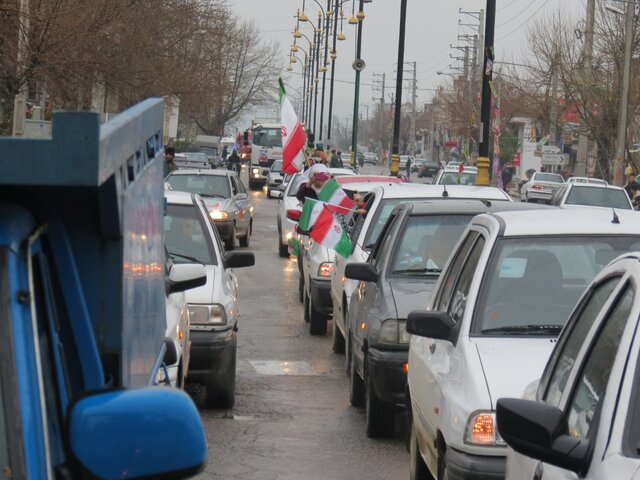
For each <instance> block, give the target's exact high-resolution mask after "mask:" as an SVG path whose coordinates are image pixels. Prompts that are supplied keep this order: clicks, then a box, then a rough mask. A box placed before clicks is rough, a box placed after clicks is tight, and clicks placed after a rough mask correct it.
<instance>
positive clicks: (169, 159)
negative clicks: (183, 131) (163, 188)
mask: <svg viewBox="0 0 640 480" xmlns="http://www.w3.org/2000/svg"><path fill="white" fill-rule="evenodd" d="M175 156H176V149H175V148H173V147H167V148H165V149H164V160H165V163H164V176H165V177H166V176H167V175H169V174H170V173H171V172H175V171H176V170H178V166H177V165H176V162H174V161H173V159H174V157H175Z"/></svg>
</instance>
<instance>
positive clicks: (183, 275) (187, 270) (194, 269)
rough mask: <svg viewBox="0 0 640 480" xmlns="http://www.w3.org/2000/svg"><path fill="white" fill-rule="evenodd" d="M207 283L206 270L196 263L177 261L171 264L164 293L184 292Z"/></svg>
mask: <svg viewBox="0 0 640 480" xmlns="http://www.w3.org/2000/svg"><path fill="white" fill-rule="evenodd" d="M206 283H207V271H206V269H205V268H204V265H200V264H198V263H177V264H175V265H172V266H171V270H169V277H168V278H167V280H166V293H167V295H170V294H172V293H176V292H184V291H185V290H190V289H192V288H197V287H201V286H203V285H204V284H206Z"/></svg>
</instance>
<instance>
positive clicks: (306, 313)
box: [302, 292, 309, 323]
mask: <svg viewBox="0 0 640 480" xmlns="http://www.w3.org/2000/svg"><path fill="white" fill-rule="evenodd" d="M303 295H304V302H302V305H303V308H304V322H305V323H309V295H307V294H306V293H304V292H303Z"/></svg>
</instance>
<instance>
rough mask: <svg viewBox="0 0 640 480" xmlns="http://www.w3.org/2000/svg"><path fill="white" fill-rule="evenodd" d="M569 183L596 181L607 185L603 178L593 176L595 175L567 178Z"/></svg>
mask: <svg viewBox="0 0 640 480" xmlns="http://www.w3.org/2000/svg"><path fill="white" fill-rule="evenodd" d="M565 182H567V183H595V184H598V185H606V184H607V182H605V181H604V180H603V179H601V178H593V177H569V178H567V179H566V180H565Z"/></svg>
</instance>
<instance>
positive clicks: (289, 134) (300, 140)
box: [278, 78, 306, 175]
mask: <svg viewBox="0 0 640 480" xmlns="http://www.w3.org/2000/svg"><path fill="white" fill-rule="evenodd" d="M278 84H279V86H280V109H281V110H280V121H281V129H282V170H284V173H286V174H288V175H293V174H294V173H296V172H299V171H300V170H302V168H303V167H304V160H305V159H304V150H303V149H304V144H305V140H306V137H305V133H304V128H302V124H301V123H300V120H298V116H297V115H296V112H295V111H294V109H293V106H292V105H291V102H290V101H289V99H288V98H287V95H286V92H285V90H284V82H283V81H282V79H281V78H279V79H278Z"/></svg>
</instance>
